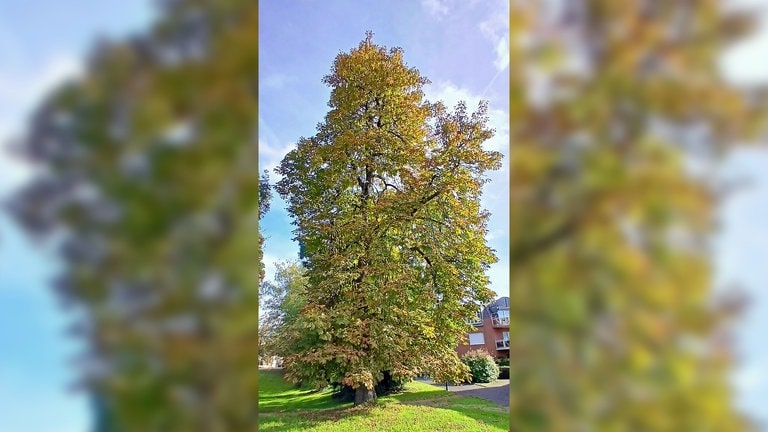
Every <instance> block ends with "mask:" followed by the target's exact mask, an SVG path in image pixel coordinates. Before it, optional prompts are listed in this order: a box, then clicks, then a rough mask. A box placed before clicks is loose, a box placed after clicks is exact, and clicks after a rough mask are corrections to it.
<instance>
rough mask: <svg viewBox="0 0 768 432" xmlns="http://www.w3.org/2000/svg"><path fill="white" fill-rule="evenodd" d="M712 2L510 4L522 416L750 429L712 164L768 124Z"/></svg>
mask: <svg viewBox="0 0 768 432" xmlns="http://www.w3.org/2000/svg"><path fill="white" fill-rule="evenodd" d="M723 3H724V2H719V1H715V0H675V1H645V0H628V1H609V0H583V1H560V2H558V1H555V2H513V6H512V11H511V69H512V71H511V88H510V98H511V99H510V104H511V105H510V106H511V112H510V119H511V125H510V126H511V127H510V131H511V156H510V159H511V167H510V170H511V183H510V200H511V213H512V215H513V217H512V218H511V239H510V246H511V248H510V255H511V256H510V263H511V269H510V271H511V286H510V304H511V310H510V315H511V322H510V340H511V341H510V357H511V359H512V361H511V365H510V376H511V381H510V382H511V388H512V399H511V411H512V422H513V423H512V424H513V429H514V430H518V431H548V432H557V431H569V432H570V431H640V430H644V431H670V432H671V431H740V430H750V425H749V422H748V421H747V420H746V419H744V418H743V417H742V416H741V415H740V414H739V413H737V412H736V410H735V408H734V407H733V404H732V391H731V389H730V385H729V383H728V377H727V373H728V370H729V365H730V364H731V356H730V354H729V346H728V339H727V336H728V333H727V324H728V321H727V318H728V316H729V315H730V314H731V313H732V312H734V310H733V309H734V308H732V307H728V306H733V305H737V303H738V302H733V301H731V302H728V303H726V302H722V301H717V300H716V299H715V298H714V297H713V295H712V291H711V284H712V270H711V266H710V251H711V235H712V233H713V230H714V228H715V223H716V220H715V213H714V210H715V206H716V204H717V202H718V199H719V194H720V189H719V188H720V186H721V185H719V184H717V182H716V181H715V180H716V179H715V178H713V177H712V172H713V171H712V168H713V167H715V166H717V163H718V162H719V161H720V159H721V158H722V157H723V155H724V154H725V152H726V151H727V150H728V149H729V148H731V147H732V146H733V145H734V144H736V143H739V142H744V141H745V140H750V139H755V138H756V137H757V135H756V134H757V133H758V132H760V131H761V130H763V129H762V128H764V126H765V119H766V117H765V112H766V111H765V104H764V102H765V100H766V99H765V98H764V96H765V93H764V90H759V89H741V88H736V87H735V86H733V85H729V84H728V83H727V82H726V81H725V80H724V79H723V77H722V76H721V73H720V71H719V68H718V55H719V54H720V53H721V52H722V50H723V49H725V48H726V47H727V46H728V44H729V43H731V42H732V41H733V40H735V39H737V38H738V36H740V35H742V34H743V33H745V32H746V31H748V30H749V28H750V19H749V16H748V15H747V14H744V13H740V12H738V11H736V10H734V9H733V8H731V9H727V8H725V7H724V4H723Z"/></svg>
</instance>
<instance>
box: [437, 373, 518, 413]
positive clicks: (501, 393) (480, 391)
mask: <svg viewBox="0 0 768 432" xmlns="http://www.w3.org/2000/svg"><path fill="white" fill-rule="evenodd" d="M432 384H433V385H435V386H437V387H441V388H445V384H438V383H432ZM448 391H452V392H455V393H459V394H460V395H462V396H474V397H479V398H481V399H485V400H489V401H491V402H493V403H497V404H499V405H501V406H507V407H508V406H509V380H508V379H505V380H498V381H496V382H494V383H490V384H465V385H458V386H452V385H449V386H448Z"/></svg>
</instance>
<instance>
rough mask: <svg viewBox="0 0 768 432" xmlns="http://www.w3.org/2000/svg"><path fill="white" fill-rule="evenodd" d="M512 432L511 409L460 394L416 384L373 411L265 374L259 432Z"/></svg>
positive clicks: (385, 399) (384, 400)
mask: <svg viewBox="0 0 768 432" xmlns="http://www.w3.org/2000/svg"><path fill="white" fill-rule="evenodd" d="M304 430H307V431H315V432H342V431H343V432H347V431H358V432H363V431H387V432H399V431H408V432H426V431H430V432H431V431H436V430H450V431H508V430H509V411H508V408H507V407H501V406H498V405H496V404H493V403H491V402H488V401H485V400H482V399H478V398H473V397H462V396H457V395H456V394H455V393H451V392H447V391H445V390H442V389H440V388H439V387H435V386H432V385H429V384H425V383H421V382H412V383H409V384H407V385H406V390H405V392H403V393H400V394H396V395H390V396H385V397H382V398H379V402H378V404H376V406H373V407H353V406H352V404H351V403H347V404H340V403H337V402H336V401H334V400H333V399H332V398H331V393H330V391H328V390H324V391H313V390H311V389H295V388H293V387H292V386H291V385H290V384H288V383H286V382H284V381H283V380H282V372H281V371H277V370H262V371H259V431H267V432H284V431H304Z"/></svg>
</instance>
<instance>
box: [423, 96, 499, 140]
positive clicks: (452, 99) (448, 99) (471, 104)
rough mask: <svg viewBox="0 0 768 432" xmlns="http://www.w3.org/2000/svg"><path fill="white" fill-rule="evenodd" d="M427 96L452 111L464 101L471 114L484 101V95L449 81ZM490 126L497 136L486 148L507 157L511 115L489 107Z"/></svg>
mask: <svg viewBox="0 0 768 432" xmlns="http://www.w3.org/2000/svg"><path fill="white" fill-rule="evenodd" d="M425 94H426V96H427V99H429V100H430V101H433V102H436V101H442V102H443V104H445V106H446V107H448V108H450V109H452V108H454V107H455V106H456V105H457V104H458V103H459V102H460V101H464V102H466V104H467V109H468V110H469V111H470V112H471V111H474V110H475V109H477V106H478V104H479V103H480V101H481V100H483V97H482V95H478V94H474V93H472V92H471V91H470V90H468V89H465V88H461V87H458V86H456V85H454V84H453V83H450V82H447V81H442V82H439V83H436V84H433V85H431V86H430V87H428V88H426V89H425ZM488 125H489V126H490V127H491V128H493V129H495V130H496V134H495V135H494V136H493V138H491V139H490V140H488V142H487V143H486V144H485V148H486V149H488V150H496V151H500V152H502V153H504V154H505V155H506V154H508V153H509V152H508V149H509V114H508V113H507V111H505V110H502V109H498V108H494V107H492V106H489V107H488Z"/></svg>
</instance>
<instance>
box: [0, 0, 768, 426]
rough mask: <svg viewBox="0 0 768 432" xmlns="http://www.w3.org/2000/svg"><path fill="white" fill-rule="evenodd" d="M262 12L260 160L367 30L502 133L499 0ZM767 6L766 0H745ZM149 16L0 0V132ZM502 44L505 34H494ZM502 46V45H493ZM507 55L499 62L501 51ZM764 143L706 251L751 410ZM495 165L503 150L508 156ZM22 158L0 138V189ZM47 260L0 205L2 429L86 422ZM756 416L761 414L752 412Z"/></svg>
mask: <svg viewBox="0 0 768 432" xmlns="http://www.w3.org/2000/svg"><path fill="white" fill-rule="evenodd" d="M261 3H262V9H261V14H260V21H261V22H260V29H259V31H260V67H261V70H260V80H261V82H260V104H261V105H260V109H261V115H260V119H259V120H260V136H259V144H260V149H261V156H262V164H263V167H265V168H271V167H273V166H274V165H275V164H276V163H277V161H279V160H280V158H282V156H283V155H284V154H285V153H286V152H287V151H288V150H289V149H290V146H291V145H292V144H293V143H294V142H295V141H296V139H297V138H298V137H300V136H311V135H312V134H313V133H314V128H315V125H316V124H317V123H318V122H319V121H321V120H322V118H323V116H324V114H325V113H326V111H327V107H326V105H325V104H326V102H327V100H328V94H329V93H328V89H327V88H326V87H325V86H324V85H323V84H322V83H321V82H320V79H321V78H322V76H323V75H325V74H327V73H328V71H329V70H330V67H331V62H332V60H333V58H334V56H335V55H336V54H337V53H338V52H339V51H340V50H344V51H346V50H349V49H350V48H352V47H354V46H356V45H357V43H358V42H359V41H360V40H361V39H362V38H363V37H364V34H365V31H366V30H372V31H374V32H375V36H374V41H375V42H376V43H379V44H383V45H386V46H400V47H402V48H403V49H404V50H405V59H406V61H407V62H408V64H410V65H411V66H415V67H417V68H418V69H419V70H420V71H421V73H422V74H423V75H425V76H427V77H428V78H430V79H431V80H432V82H433V84H432V85H431V86H430V88H429V89H428V90H427V95H428V97H429V98H430V99H431V100H436V99H442V100H444V101H445V102H447V103H448V104H449V105H453V104H454V103H455V102H456V101H457V100H459V99H464V100H468V101H470V106H473V105H475V104H476V101H477V100H478V99H479V98H480V97H482V98H484V99H488V100H489V102H490V108H491V110H492V111H491V114H492V124H493V126H494V127H495V128H496V129H497V137H496V138H495V139H494V141H493V142H491V143H489V145H490V146H491V147H494V148H497V149H500V150H503V151H504V152H505V154H506V145H507V144H506V143H507V141H506V140H507V138H506V136H507V126H506V119H507V114H506V113H507V108H508V105H507V88H508V87H506V86H507V85H508V84H507V79H506V77H507V71H508V69H506V65H505V60H504V56H503V55H500V54H501V53H503V51H504V49H503V48H504V47H505V46H506V45H505V44H506V41H505V40H504V28H505V27H504V24H505V18H506V14H505V13H504V12H502V13H499V10H500V9H499V8H500V7H501V6H497V5H503V4H504V2H500V1H496V2H494V1H485V0H483V1H481V0H474V1H473V0H425V1H416V0H404V1H397V2H396V1H390V2H375V1H348V2H342V1H333V2H331V1H306V0H291V1H266V0H263V1H262V2H261ZM751 3H762V4H765V5H766V6H767V7H768V0H760V1H752V2H751ZM151 16H152V11H151V8H150V1H149V0H132V1H124V0H66V1H51V0H0V142H4V141H6V139H7V138H8V137H10V136H12V135H13V134H14V133H16V132H18V131H19V130H20V129H21V127H22V125H23V121H24V118H25V116H26V115H27V114H28V113H29V110H30V109H31V108H32V107H33V106H34V104H35V102H36V100H38V99H39V98H40V97H41V96H42V95H44V94H45V93H46V91H48V90H49V89H51V88H52V86H54V85H55V84H56V83H57V82H60V81H61V80H63V79H64V78H67V77H70V76H73V75H77V73H78V71H79V70H80V68H81V60H82V58H83V56H84V54H85V53H86V52H87V51H88V48H89V47H90V45H91V43H92V42H93V39H94V38H95V37H96V36H99V35H103V34H107V35H111V36H114V37H119V36H121V35H125V34H127V33H129V32H133V31H136V30H140V29H141V28H143V27H144V26H146V24H147V23H148V22H149V20H150V19H151ZM500 44H502V45H500ZM500 46H501V47H502V49H501V51H500V50H499V47H500ZM726 59H727V62H726V63H725V67H726V70H727V71H728V73H729V74H730V75H731V76H733V77H734V79H735V80H737V81H741V82H744V81H768V25H763V30H762V32H761V33H760V34H759V35H758V36H757V37H756V38H754V39H753V40H752V41H751V42H749V43H746V44H744V45H743V46H740V47H737V48H736V49H734V51H733V52H732V53H731V54H730V55H728V56H726ZM507 61H508V60H507ZM766 166H768V154H767V153H766V151H764V150H751V151H744V152H740V153H739V154H738V155H735V156H734V157H732V158H729V159H728V161H727V163H726V167H725V169H724V173H725V174H724V175H728V176H737V177H746V178H751V179H752V185H751V187H750V188H748V189H746V190H743V191H741V192H739V193H737V194H735V195H734V196H733V197H731V198H730V199H729V200H728V201H727V202H726V203H725V205H724V206H723V208H722V215H723V221H724V230H723V231H722V233H721V236H720V237H719V240H718V245H719V248H718V250H717V253H716V257H715V258H716V266H717V269H718V282H720V283H723V284H725V283H739V284H741V285H742V286H743V287H744V288H745V289H746V290H747V291H748V292H749V293H750V294H751V295H752V301H751V308H750V310H749V311H748V312H747V313H746V315H745V316H744V318H743V319H742V320H741V322H740V324H739V327H738V333H737V336H738V340H737V351H738V354H739V357H740V358H741V363H740V367H739V368H738V369H737V370H736V371H735V372H734V382H735V384H736V385H737V387H738V389H739V403H740V405H741V406H743V407H745V409H749V410H750V411H751V412H752V413H753V414H754V415H758V416H759V415H761V411H764V407H765V405H766V403H768V346H766V344H765V329H768V290H766V286H767V285H768V265H766V263H765V259H766V257H768V241H766V240H765V239H768V225H767V224H766V216H768V174H766V170H765V167H766ZM505 167H506V162H505ZM30 174H31V170H30V168H29V167H26V166H24V165H22V164H20V163H19V162H18V161H15V160H13V159H12V158H10V157H9V155H8V154H7V152H6V151H5V148H4V144H0V200H2V199H4V198H5V197H7V196H8V194H9V193H11V192H12V191H13V190H14V189H15V188H17V187H18V186H19V185H20V184H22V183H23V182H24V181H25V179H27V178H28V177H29V175H30ZM506 178H507V172H506V168H504V169H503V170H501V171H499V172H496V173H494V181H493V183H492V184H490V185H489V186H488V187H487V188H486V193H485V196H484V203H485V204H486V206H487V207H488V208H489V209H490V210H491V212H492V213H493V218H492V220H491V224H490V227H491V233H490V234H491V235H490V236H489V237H490V242H491V244H492V246H493V247H494V248H496V250H497V251H498V255H499V257H500V258H501V259H502V262H500V263H499V264H498V265H497V266H495V267H494V269H493V270H492V272H491V278H492V280H493V284H494V285H493V287H494V288H495V289H496V290H497V292H499V293H503V292H504V291H506V289H507V286H506V280H507V279H506V272H507V265H506V262H505V261H504V260H505V257H506V255H507V253H508V252H507V250H508V246H507V244H506V241H507V239H506V237H507V227H508V223H507V220H508V219H507V218H508V214H507V208H508V206H507V201H506V198H505V195H506V193H505V190H506ZM274 207H275V209H274V211H272V212H271V213H270V214H269V215H268V216H267V217H266V220H265V221H264V222H265V223H264V225H265V227H264V228H265V230H266V231H267V234H268V235H269V239H268V243H267V248H266V258H267V262H268V264H271V263H274V262H275V261H276V260H280V259H284V258H293V257H295V255H296V247H295V245H293V244H292V243H291V242H290V237H291V234H290V227H289V225H288V223H289V219H288V216H287V215H286V214H285V212H284V211H281V205H280V204H279V202H278V201H276V202H275V203H274ZM54 272H55V261H54V260H53V259H52V258H51V257H50V256H49V255H46V254H45V253H43V251H41V250H40V249H39V248H38V247H37V246H36V245H35V244H34V243H32V242H31V241H30V240H29V239H27V238H26V237H25V236H24V235H23V234H22V233H21V232H20V231H19V230H18V229H17V228H16V227H15V226H14V225H13V223H12V222H11V221H10V220H9V219H8V218H7V217H6V216H5V215H4V214H3V213H2V212H0V407H2V410H1V412H0V431H3V432H6V431H7V432H17V431H18V432H77V431H85V430H87V429H88V425H89V424H90V421H89V413H88V411H87V406H86V404H85V401H84V398H83V397H82V396H78V395H77V394H75V393H71V392H70V391H69V390H68V389H67V385H68V384H69V383H71V382H72V380H73V379H74V377H75V374H74V369H72V368H71V365H70V363H69V361H70V359H71V356H72V354H73V353H75V352H76V350H77V345H76V344H75V342H74V341H73V340H71V339H70V338H68V337H66V336H65V334H64V330H65V326H66V323H67V322H68V316H67V314H66V313H65V312H64V311H63V310H62V309H61V308H60V307H59V305H58V304H57V302H56V301H55V298H54V297H53V295H52V293H51V292H50V290H49V288H48V286H47V282H48V281H49V280H50V277H51V276H52V275H53V274H54ZM763 415H764V414H763Z"/></svg>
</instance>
